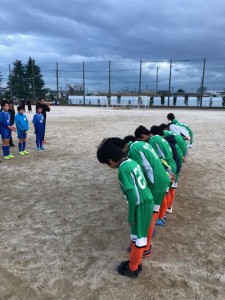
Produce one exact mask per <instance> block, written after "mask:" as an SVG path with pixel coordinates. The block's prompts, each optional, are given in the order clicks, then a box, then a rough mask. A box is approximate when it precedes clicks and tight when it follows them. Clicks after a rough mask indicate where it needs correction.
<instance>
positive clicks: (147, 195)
mask: <svg viewBox="0 0 225 300" xmlns="http://www.w3.org/2000/svg"><path fill="white" fill-rule="evenodd" d="M118 179H119V183H120V185H121V189H122V192H123V194H124V195H125V197H126V198H127V201H128V203H129V199H128V193H127V192H128V191H129V190H133V191H134V192H135V194H136V205H139V204H143V203H151V202H152V199H153V196H152V193H151V191H150V190H149V188H148V187H147V181H146V179H145V176H144V174H143V172H142V169H141V167H140V165H139V164H137V163H136V162H135V161H134V160H132V159H130V158H128V159H126V160H124V161H122V162H121V164H120V165H119V167H118Z"/></svg>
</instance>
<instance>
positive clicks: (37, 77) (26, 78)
mask: <svg viewBox="0 0 225 300" xmlns="http://www.w3.org/2000/svg"><path fill="white" fill-rule="evenodd" d="M44 86H45V82H44V80H43V75H42V74H41V68H40V67H39V66H38V65H37V64H36V62H35V60H34V59H32V58H31V57H29V59H28V61H27V63H26V64H25V65H24V64H23V63H22V61H21V60H17V59H16V60H15V61H14V62H13V63H12V68H11V67H9V76H8V82H7V90H6V92H5V95H4V97H5V98H7V99H13V98H17V99H27V98H30V99H34V100H36V99H37V98H39V97H41V96H42V95H43V92H44Z"/></svg>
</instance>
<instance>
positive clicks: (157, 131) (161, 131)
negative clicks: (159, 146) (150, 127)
mask: <svg viewBox="0 0 225 300" xmlns="http://www.w3.org/2000/svg"><path fill="white" fill-rule="evenodd" d="M154 132H155V133H154V135H156V134H157V135H161V136H163V129H162V127H161V126H155V127H154Z"/></svg>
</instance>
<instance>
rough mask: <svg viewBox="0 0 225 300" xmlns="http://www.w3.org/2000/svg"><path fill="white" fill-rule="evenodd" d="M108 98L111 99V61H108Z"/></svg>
mask: <svg viewBox="0 0 225 300" xmlns="http://www.w3.org/2000/svg"><path fill="white" fill-rule="evenodd" d="M109 98H111V61H109Z"/></svg>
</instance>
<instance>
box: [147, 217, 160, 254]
mask: <svg viewBox="0 0 225 300" xmlns="http://www.w3.org/2000/svg"><path fill="white" fill-rule="evenodd" d="M157 219H158V213H155V212H153V214H152V219H151V223H150V226H149V229H148V236H147V245H146V247H145V250H146V251H148V250H149V248H150V246H151V243H152V235H153V232H154V229H155V223H156V221H157Z"/></svg>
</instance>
